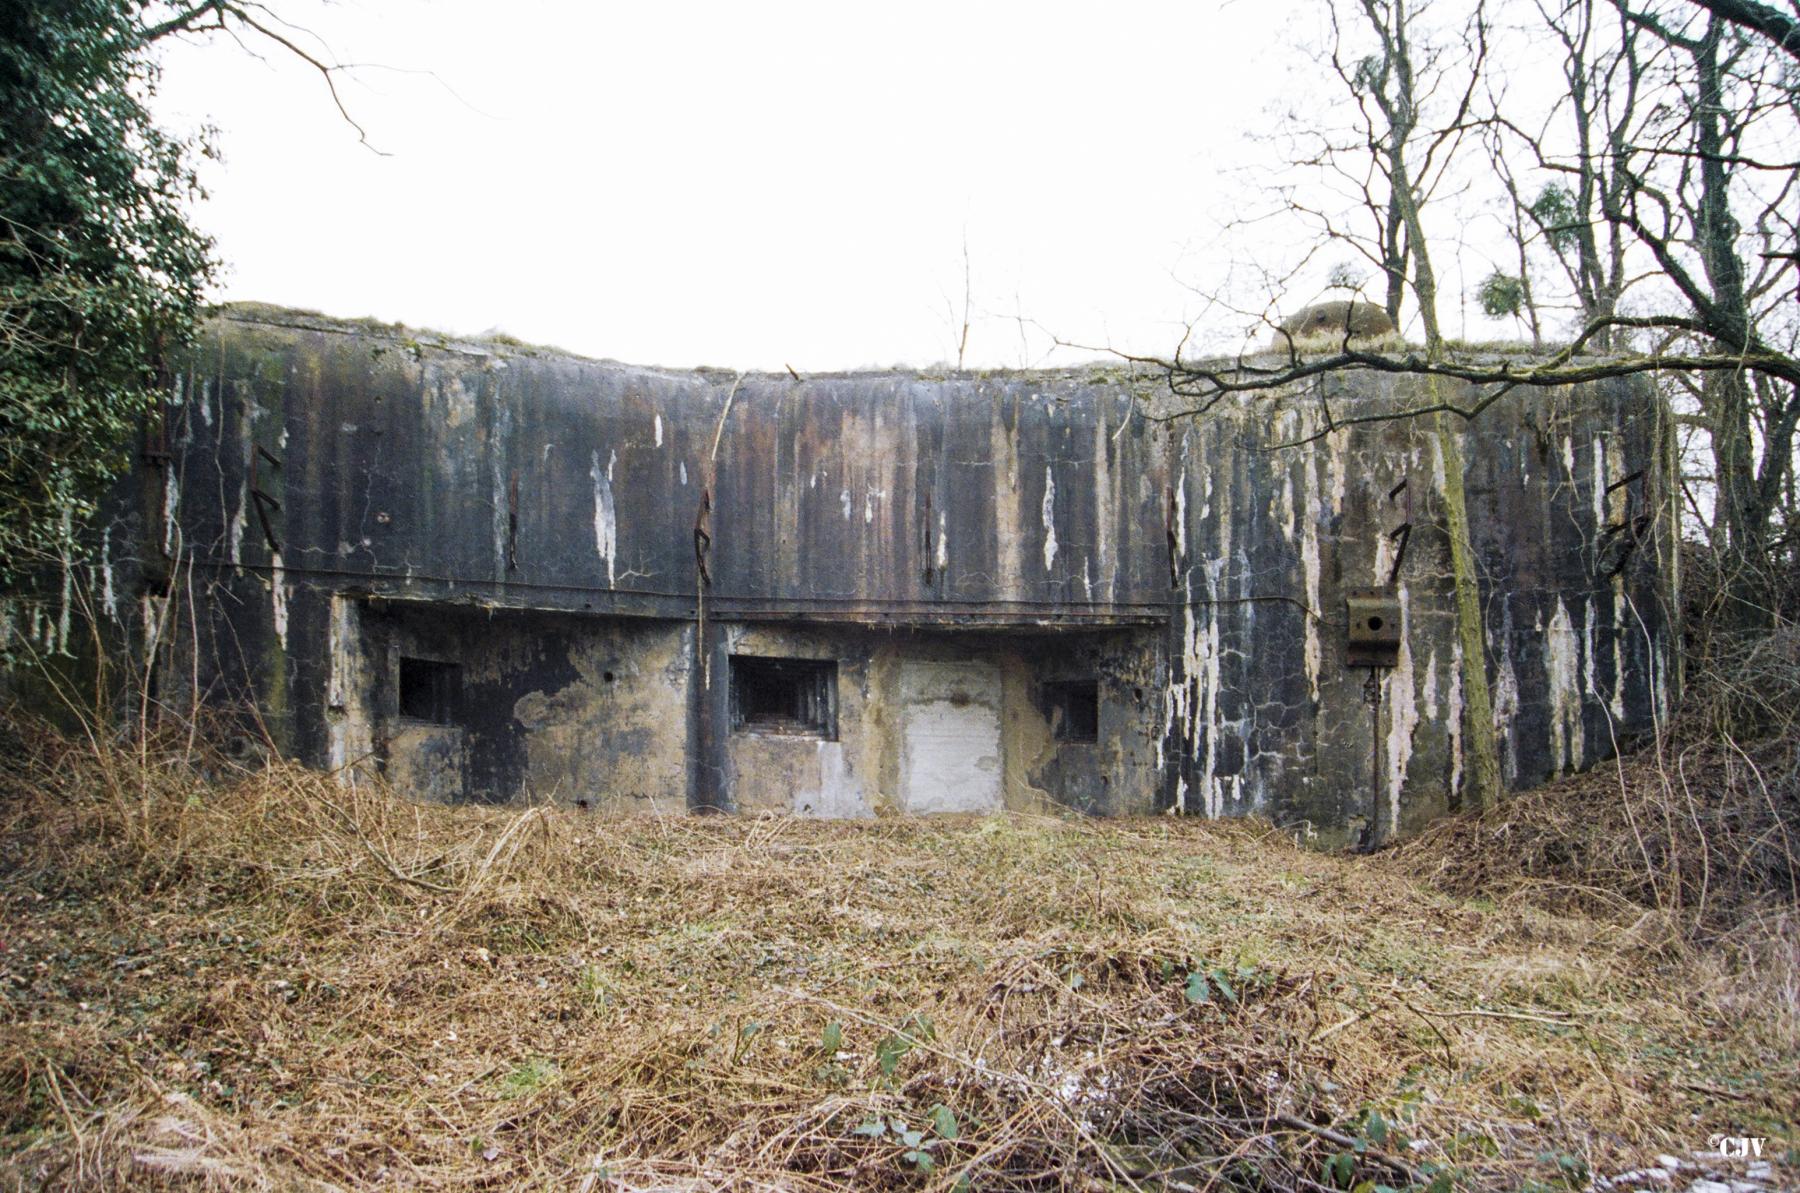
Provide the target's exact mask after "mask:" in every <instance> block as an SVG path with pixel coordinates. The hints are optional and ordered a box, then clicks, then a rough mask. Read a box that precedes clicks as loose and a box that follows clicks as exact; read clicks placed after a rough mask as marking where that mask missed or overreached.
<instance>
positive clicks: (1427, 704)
mask: <svg viewBox="0 0 1800 1193" xmlns="http://www.w3.org/2000/svg"><path fill="white" fill-rule="evenodd" d="M1419 715H1420V717H1421V718H1422V719H1424V720H1427V721H1435V720H1437V715H1438V660H1437V647H1436V646H1433V647H1432V648H1431V653H1430V654H1429V655H1427V656H1426V658H1425V678H1424V679H1423V680H1422V681H1420V685H1419Z"/></svg>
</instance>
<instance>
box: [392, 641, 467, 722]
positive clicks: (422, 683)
mask: <svg viewBox="0 0 1800 1193" xmlns="http://www.w3.org/2000/svg"><path fill="white" fill-rule="evenodd" d="M461 702H462V668H461V667H459V666H458V665H457V664H455V663H441V662H439V661H438V660H436V659H409V658H405V657H402V658H401V660H400V715H401V716H403V717H407V718H409V719H411V720H414V721H430V722H432V723H433V724H436V725H452V724H455V723H456V709H457V705H458V704H460V703H461Z"/></svg>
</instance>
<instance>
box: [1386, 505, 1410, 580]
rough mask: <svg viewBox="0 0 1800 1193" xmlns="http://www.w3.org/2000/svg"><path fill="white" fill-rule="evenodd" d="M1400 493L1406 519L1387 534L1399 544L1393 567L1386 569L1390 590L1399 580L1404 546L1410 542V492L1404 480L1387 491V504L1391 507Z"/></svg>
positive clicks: (1404, 554) (1404, 553) (1404, 550)
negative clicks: (1404, 506) (1402, 495)
mask: <svg viewBox="0 0 1800 1193" xmlns="http://www.w3.org/2000/svg"><path fill="white" fill-rule="evenodd" d="M1402 493H1405V494H1406V519H1405V521H1403V522H1401V523H1400V525H1398V526H1396V527H1394V529H1392V530H1390V531H1389V532H1388V538H1389V539H1391V540H1393V541H1395V542H1397V543H1399V544H1400V546H1399V547H1398V548H1397V549H1396V550H1395V551H1394V565H1393V566H1392V567H1390V568H1389V569H1388V578H1387V582H1388V586H1389V587H1390V588H1391V587H1393V585H1394V584H1395V583H1397V582H1398V581H1399V579H1400V563H1401V561H1402V560H1404V559H1405V558H1406V544H1408V543H1410V542H1411V541H1412V530H1413V512H1412V490H1411V489H1409V488H1408V487H1407V485H1406V482H1405V481H1404V480H1403V481H1401V482H1400V483H1399V484H1397V485H1395V486H1394V487H1393V488H1392V489H1389V490H1388V504H1389V505H1392V504H1393V503H1394V498H1396V497H1398V496H1400V494H1402Z"/></svg>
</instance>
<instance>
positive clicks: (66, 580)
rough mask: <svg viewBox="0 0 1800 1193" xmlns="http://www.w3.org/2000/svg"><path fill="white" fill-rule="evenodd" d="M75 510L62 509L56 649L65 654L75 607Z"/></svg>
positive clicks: (66, 507)
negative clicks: (71, 617) (73, 547)
mask: <svg viewBox="0 0 1800 1193" xmlns="http://www.w3.org/2000/svg"><path fill="white" fill-rule="evenodd" d="M74 536H75V511H74V510H73V509H71V508H70V507H68V506H66V505H65V506H63V509H62V547H61V550H60V554H61V555H62V608H61V610H60V611H59V612H58V613H57V616H56V638H57V640H56V642H55V644H54V647H55V649H56V650H57V651H58V652H60V653H63V654H67V653H68V650H69V617H70V614H71V613H72V612H73V611H74V607H75V561H74V560H73V559H72V558H70V550H71V549H70V547H69V544H70V543H72V542H74Z"/></svg>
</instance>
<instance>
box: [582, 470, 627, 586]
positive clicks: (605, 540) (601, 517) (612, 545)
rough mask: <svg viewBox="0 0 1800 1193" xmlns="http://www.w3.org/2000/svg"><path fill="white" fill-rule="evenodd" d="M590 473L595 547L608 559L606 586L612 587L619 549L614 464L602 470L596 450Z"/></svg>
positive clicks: (604, 558) (602, 557)
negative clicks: (614, 495) (614, 503)
mask: <svg viewBox="0 0 1800 1193" xmlns="http://www.w3.org/2000/svg"><path fill="white" fill-rule="evenodd" d="M588 475H589V476H590V477H592V478H593V481H594V549H595V550H596V551H597V552H599V555H600V558H601V559H603V560H605V561H606V586H607V587H608V588H611V587H612V586H613V576H614V572H615V568H616V565H615V563H614V559H613V557H614V556H615V555H616V554H617V553H618V549H619V526H618V513H617V508H616V507H615V506H614V505H613V492H612V464H611V463H610V462H609V463H608V464H607V466H606V469H605V470H604V471H602V470H601V468H600V453H599V452H595V453H594V454H593V464H592V467H591V468H589V470H588Z"/></svg>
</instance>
